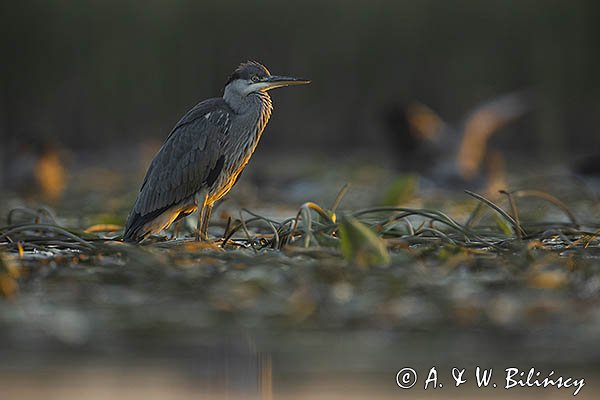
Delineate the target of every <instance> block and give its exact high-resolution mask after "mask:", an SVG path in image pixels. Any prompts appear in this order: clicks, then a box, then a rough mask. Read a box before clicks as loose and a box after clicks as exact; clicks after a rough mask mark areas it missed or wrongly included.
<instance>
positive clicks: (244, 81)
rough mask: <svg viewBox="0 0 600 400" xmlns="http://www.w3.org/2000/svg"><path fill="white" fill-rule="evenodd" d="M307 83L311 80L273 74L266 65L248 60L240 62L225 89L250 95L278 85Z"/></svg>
mask: <svg viewBox="0 0 600 400" xmlns="http://www.w3.org/2000/svg"><path fill="white" fill-rule="evenodd" d="M307 83H310V81H309V80H308V79H304V78H294V77H291V76H279V75H271V73H270V72H269V70H268V69H267V68H266V67H265V66H264V65H262V64H259V63H257V62H255V61H248V62H245V63H242V64H240V65H239V67H237V68H236V70H235V71H233V74H231V76H230V77H229V80H228V81H227V84H226V85H225V91H228V90H234V91H236V92H237V93H239V94H242V95H248V94H250V93H254V92H266V91H267V90H271V89H275V88H278V87H284V86H291V85H304V84H307Z"/></svg>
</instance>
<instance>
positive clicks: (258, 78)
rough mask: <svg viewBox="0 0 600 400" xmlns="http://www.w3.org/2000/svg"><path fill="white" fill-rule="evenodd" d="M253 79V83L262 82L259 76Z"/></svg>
mask: <svg viewBox="0 0 600 400" xmlns="http://www.w3.org/2000/svg"><path fill="white" fill-rule="evenodd" d="M251 79H252V82H258V81H260V77H259V76H258V75H254V76H252V78H251Z"/></svg>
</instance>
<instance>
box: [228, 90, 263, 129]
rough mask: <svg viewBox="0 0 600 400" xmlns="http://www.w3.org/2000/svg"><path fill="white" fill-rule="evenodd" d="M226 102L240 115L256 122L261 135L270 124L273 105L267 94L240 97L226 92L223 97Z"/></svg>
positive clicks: (255, 93)
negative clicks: (268, 123)
mask: <svg viewBox="0 0 600 400" xmlns="http://www.w3.org/2000/svg"><path fill="white" fill-rule="evenodd" d="M223 99H224V100H225V102H226V103H227V104H228V105H229V107H231V109H232V110H233V111H234V112H235V113H236V114H238V115H240V116H242V117H244V118H246V117H247V118H249V119H251V120H254V121H253V122H254V123H256V124H257V126H258V128H259V129H258V132H259V134H260V133H261V132H262V130H263V129H264V128H265V126H266V125H267V122H269V117H271V111H272V110H273V103H272V102H271V97H270V96H269V94H268V93H267V92H253V93H250V94H249V95H240V94H238V93H235V92H233V91H228V90H225V94H224V95H223Z"/></svg>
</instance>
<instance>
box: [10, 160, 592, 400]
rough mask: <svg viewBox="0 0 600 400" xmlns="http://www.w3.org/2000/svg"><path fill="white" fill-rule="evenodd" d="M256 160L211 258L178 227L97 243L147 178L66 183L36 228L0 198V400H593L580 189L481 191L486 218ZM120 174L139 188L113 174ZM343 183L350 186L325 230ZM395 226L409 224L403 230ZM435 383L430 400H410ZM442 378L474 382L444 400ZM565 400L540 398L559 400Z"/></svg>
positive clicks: (536, 181)
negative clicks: (0, 224)
mask: <svg viewBox="0 0 600 400" xmlns="http://www.w3.org/2000/svg"><path fill="white" fill-rule="evenodd" d="M266 158H267V157H264V158H262V159H257V160H255V161H256V162H254V163H253V164H251V167H250V168H251V169H250V170H249V171H248V173H247V174H246V175H245V179H242V180H241V182H240V184H239V186H237V187H236V189H235V190H234V191H233V192H232V194H231V196H230V198H229V199H228V200H227V201H225V202H224V203H223V204H222V205H221V206H220V207H219V209H218V210H217V211H216V212H215V216H214V219H213V224H212V225H211V234H212V235H213V236H214V237H216V238H219V237H222V236H223V235H224V232H225V231H227V232H228V233H230V234H231V235H228V236H231V239H229V240H228V243H227V245H226V251H222V250H221V249H220V248H219V247H217V246H216V245H207V244H202V243H196V242H194V241H190V240H188V239H186V238H187V237H190V236H191V232H192V230H191V229H192V228H193V226H194V222H193V219H192V220H190V221H189V223H186V224H184V225H183V226H182V227H181V229H180V233H179V235H180V239H178V240H176V241H164V239H160V238H156V239H154V240H153V241H151V242H150V243H149V244H146V245H144V246H141V247H135V246H128V245H124V244H122V243H120V242H116V241H111V240H110V238H112V237H117V236H118V234H119V232H118V230H115V229H117V228H118V227H119V225H120V224H122V223H123V221H124V219H125V217H126V214H127V212H128V209H129V207H130V205H131V202H132V201H133V198H134V197H135V190H136V188H137V185H139V182H138V180H139V179H140V177H139V176H138V175H139V174H140V173H143V166H142V167H140V168H138V169H136V168H133V167H131V166H127V165H122V164H116V163H115V164H112V166H111V168H110V169H109V168H105V167H101V166H100V165H96V166H94V165H93V164H92V165H87V166H86V167H85V168H84V167H83V166H81V168H72V169H71V170H70V171H71V172H72V175H71V178H70V180H69V185H66V186H65V192H64V193H63V194H62V199H60V200H55V201H54V203H51V204H53V206H52V207H51V209H48V210H40V211H38V210H37V209H38V208H39V206H40V204H42V203H41V201H40V198H39V197H37V198H36V197H35V196H34V195H32V197H30V198H29V200H23V198H17V197H14V196H9V197H4V198H3V199H2V210H3V211H2V214H3V215H5V216H6V215H7V213H8V211H9V210H10V209H12V210H14V211H12V212H11V213H10V214H9V219H10V221H9V225H8V226H7V227H5V228H2V232H1V233H0V235H1V236H0V237H1V238H2V253H1V255H2V260H3V261H2V263H3V264H2V268H3V272H2V274H0V275H2V278H1V279H0V281H1V282H2V285H0V287H1V288H2V293H3V294H4V296H5V297H6V300H1V301H0V353H1V354H2V355H3V359H5V360H10V361H9V362H7V363H3V364H2V366H1V367H0V387H1V388H2V393H3V398H4V397H6V398H18V399H36V398H39V397H40V396H41V395H43V397H44V398H47V399H71V398H72V399H75V398H76V399H96V398H98V399H99V398H108V397H118V398H124V399H127V398H144V399H152V398H156V399H180V398H181V399H182V398H190V397H194V396H195V397H200V398H236V399H237V398H257V399H271V398H282V399H300V398H317V399H320V398H322V399H336V398H350V399H352V398H357V399H358V398H365V397H367V396H376V397H377V398H396V397H398V396H402V395H406V394H409V395H410V396H411V397H416V398H447V397H448V396H460V397H461V398H525V399H526V398H533V397H534V396H539V394H540V390H541V389H537V390H536V389H531V388H521V389H511V390H504V389H492V388H488V389H477V387H476V384H475V383H474V380H473V376H472V373H473V370H474V369H475V367H476V366H481V367H482V368H494V369H495V370H496V371H497V373H498V374H500V372H501V371H503V370H504V369H505V368H508V367H512V366H517V367H521V368H523V369H524V370H528V369H529V368H532V367H535V368H536V369H537V370H539V371H542V373H543V374H547V373H549V371H550V370H554V371H556V374H561V375H564V376H573V377H584V378H585V380H586V386H585V387H584V388H583V390H582V392H581V394H580V395H579V396H578V397H582V398H595V397H597V394H598V390H599V389H600V387H599V385H598V384H597V382H598V378H599V377H600V371H599V370H598V369H597V366H598V361H600V350H598V349H599V348H598V346H597V339H598V337H599V335H600V312H598V309H599V308H598V305H599V303H600V263H599V261H598V260H599V259H600V237H599V234H598V232H599V231H598V230H599V228H600V225H599V222H600V221H599V215H600V213H599V206H600V204H599V203H598V197H597V195H598V191H597V186H594V185H593V183H590V182H587V181H581V180H578V179H576V178H574V177H573V176H571V175H568V174H567V173H564V172H563V174H562V175H560V171H550V172H554V173H553V174H550V175H549V176H547V177H544V176H540V175H539V174H538V175H533V176H532V177H527V176H524V175H522V174H521V175H519V176H518V177H516V176H514V175H513V174H510V173H509V174H507V176H506V183H505V184H506V185H507V186H506V187H511V188H513V189H528V190H529V192H523V191H521V192H512V193H513V194H512V195H511V196H507V195H502V194H498V193H497V192H494V193H492V192H489V193H485V188H483V187H482V188H480V189H481V192H480V193H483V194H485V196H487V198H489V199H493V200H490V201H493V203H489V204H486V203H485V201H483V200H481V199H477V198H474V197H471V196H469V195H467V194H465V193H462V192H455V191H448V190H443V189H439V188H436V186H435V185H433V184H432V183H428V182H427V180H426V179H423V178H418V177H417V176H415V175H401V176H399V175H397V173H396V172H393V170H391V169H389V168H387V167H386V166H385V165H375V164H373V163H368V164H367V163H365V164H359V163H357V162H356V161H354V160H355V158H352V159H351V160H349V161H348V162H345V161H343V160H340V161H337V162H336V165H335V166H333V165H328V163H327V161H325V160H319V162H314V160H313V161H311V160H310V159H309V160H306V159H304V160H301V159H290V158H289V157H286V158H285V159H278V158H276V157H273V158H269V159H268V160H267V159H266ZM106 159H110V156H106V157H105V158H104V160H106ZM290 165H293V166H294V167H293V168H291V167H289V166H290ZM128 168H129V170H130V171H132V172H134V173H133V174H130V175H127V174H122V175H119V174H117V173H115V172H114V171H123V170H127V169H128ZM139 171H141V172H139ZM272 171H273V172H272ZM532 174H533V172H532ZM344 181H352V182H353V186H352V187H351V188H350V189H349V191H348V193H347V194H346V195H345V197H343V199H341V205H339V206H338V208H337V210H335V214H336V215H337V219H334V218H333V217H332V215H333V214H332V211H334V210H332V205H333V204H334V203H335V202H336V201H335V200H336V195H337V194H338V192H339V190H340V188H341V185H340V182H344ZM531 190H536V191H534V192H532V191H531ZM542 191H543V192H542ZM519 193H521V194H522V196H520V195H519ZM544 193H552V194H553V195H555V196H556V197H553V196H547V197H544V196H546V195H544ZM524 194H529V196H525V195H524ZM38 195H39V194H38ZM307 201H314V203H316V204H318V205H319V206H320V207H317V206H309V205H307V204H306V202H307ZM511 201H513V202H515V203H516V207H517V208H516V209H514V208H512V207H511V203H510V202H511ZM303 203H304V205H303ZM382 204H383V205H385V207H384V208H381V207H380V208H373V207H377V206H381V205H382ZM19 206H29V207H33V208H32V209H30V208H15V207H19ZM397 206H402V207H408V208H409V209H410V210H418V211H417V213H416V214H415V215H412V216H403V215H404V214H403V213H405V212H406V211H402V209H400V208H397ZM494 206H497V207H501V208H502V210H501V211H504V212H505V215H503V214H501V213H500V214H499V213H498V212H496V211H495V210H494V209H493V207H494ZM369 207H370V208H369ZM243 208H247V209H249V210H250V211H251V212H252V213H248V212H245V211H242V209H243ZM320 208H322V209H320ZM315 210H317V211H315ZM319 210H320V211H319ZM350 210H352V212H350ZM359 210H363V211H360V212H359ZM426 210H429V211H426ZM240 211H241V214H240ZM440 211H441V212H443V213H440ZM515 211H518V212H515ZM515 214H516V215H515ZM297 215H299V217H298V221H297V224H296V225H295V223H294V221H295V217H297ZM351 215H353V216H354V217H352V218H351V217H350V216H351ZM257 216H258V217H257ZM229 218H231V221H229V222H228V219H229ZM514 218H516V220H515V219H514ZM242 221H243V222H244V223H242ZM286 221H287V222H286ZM309 221H310V222H309ZM40 223H41V224H42V225H36V224H40ZM31 224H34V225H31ZM58 226H61V227H67V228H68V231H63V230H61V229H62V228H58ZM91 226H94V228H92V229H88V231H87V233H86V232H83V229H86V228H89V227H91ZM338 226H341V227H342V228H340V229H342V230H341V232H340V233H339V234H338V233H336V232H337V229H336V228H335V227H338ZM367 226H368V227H370V229H367V231H364V229H363V228H364V227H367ZM234 228H237V231H235V232H234V231H233V230H234ZM274 229H275V230H276V231H277V235H274ZM332 229H333V230H332ZM232 232H233V233H232ZM344 232H345V233H344ZM171 234H173V232H171V233H169V235H171ZM70 235H71V236H70ZM339 235H341V236H339ZM340 241H341V242H340ZM219 243H220V242H217V243H216V244H219ZM340 243H341V247H340ZM382 243H383V244H384V246H383V248H382V247H380V246H379V245H380V244H382ZM275 248H281V251H280V250H275ZM432 366H436V367H437V368H438V369H439V371H440V381H441V382H444V387H445V388H444V389H436V390H432V389H429V390H427V391H424V390H423V383H424V380H425V376H426V372H427V371H428V370H429V368H431V367H432ZM404 367H412V368H415V369H416V370H417V371H419V373H420V379H419V383H418V384H417V385H416V386H415V387H414V388H413V389H411V390H410V391H403V390H402V389H400V388H398V386H397V385H396V383H395V376H396V373H397V372H398V370H400V369H401V368H404ZM453 367H461V368H466V369H467V370H468V371H469V372H468V374H471V375H470V377H469V378H470V379H472V380H471V381H469V383H467V384H465V385H463V386H461V387H460V388H454V387H453V386H454V385H453V384H452V385H451V383H452V382H453V381H452V379H451V375H450V371H451V369H452V368H453ZM498 384H499V385H501V384H502V381H501V379H500V378H498ZM572 393H573V392H572V390H571V389H544V390H543V394H544V396H547V397H548V398H557V399H558V398H566V397H569V396H571V395H572Z"/></svg>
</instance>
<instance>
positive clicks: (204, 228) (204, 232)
mask: <svg viewBox="0 0 600 400" xmlns="http://www.w3.org/2000/svg"><path fill="white" fill-rule="evenodd" d="M212 208H213V206H212V204H206V205H205V206H204V220H203V221H202V233H201V235H202V240H208V224H209V223H210V216H211V214H212Z"/></svg>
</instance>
